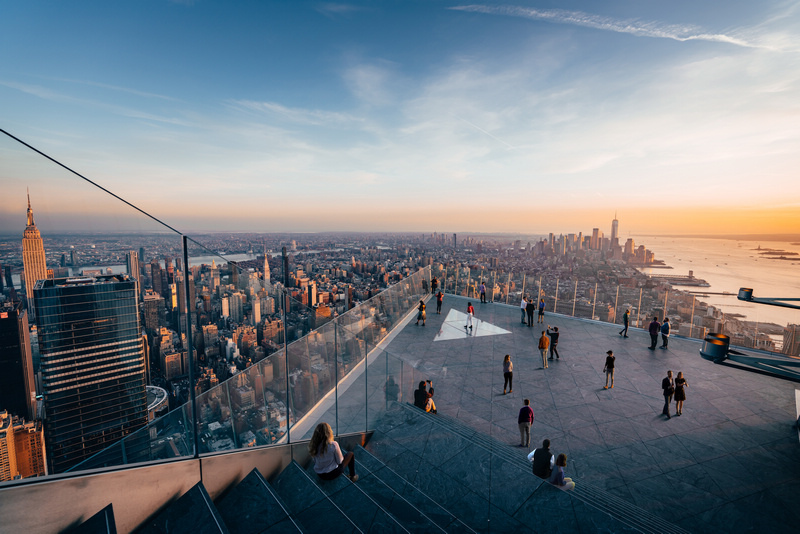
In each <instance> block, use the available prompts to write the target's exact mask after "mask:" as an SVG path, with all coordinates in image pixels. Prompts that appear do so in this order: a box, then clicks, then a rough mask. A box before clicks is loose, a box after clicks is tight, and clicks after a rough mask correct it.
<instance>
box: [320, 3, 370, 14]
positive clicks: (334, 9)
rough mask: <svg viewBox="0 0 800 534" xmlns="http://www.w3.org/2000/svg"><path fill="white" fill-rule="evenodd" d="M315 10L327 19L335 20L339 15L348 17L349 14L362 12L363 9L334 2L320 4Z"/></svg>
mask: <svg viewBox="0 0 800 534" xmlns="http://www.w3.org/2000/svg"><path fill="white" fill-rule="evenodd" d="M315 9H316V10H317V11H318V12H319V13H321V14H323V15H325V16H326V17H329V18H333V17H335V16H337V15H346V14H349V13H354V12H356V11H361V10H362V8H361V7H359V6H354V5H351V4H335V3H332V2H328V3H324V4H319V5H317V6H316V7H315Z"/></svg>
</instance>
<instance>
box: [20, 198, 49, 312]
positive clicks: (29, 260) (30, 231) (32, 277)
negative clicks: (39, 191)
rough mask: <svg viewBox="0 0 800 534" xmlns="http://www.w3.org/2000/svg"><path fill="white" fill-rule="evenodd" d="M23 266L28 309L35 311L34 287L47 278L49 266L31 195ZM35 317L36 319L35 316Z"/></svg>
mask: <svg viewBox="0 0 800 534" xmlns="http://www.w3.org/2000/svg"><path fill="white" fill-rule="evenodd" d="M22 266H23V268H24V269H25V294H26V295H27V297H28V309H29V310H31V311H33V286H35V285H36V282H37V281H38V280H44V279H45V278H47V265H46V263H45V255H44V243H43V242H42V236H41V234H39V229H38V228H36V223H35V222H34V220H33V210H32V209H31V194H30V193H28V225H27V226H26V227H25V231H24V232H23V233H22ZM32 315H33V314H32ZM33 316H34V317H35V315H33Z"/></svg>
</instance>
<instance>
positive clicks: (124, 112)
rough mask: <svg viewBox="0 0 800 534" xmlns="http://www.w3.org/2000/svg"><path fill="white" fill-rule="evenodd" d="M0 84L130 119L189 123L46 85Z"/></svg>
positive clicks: (37, 95)
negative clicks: (86, 97) (65, 92)
mask: <svg viewBox="0 0 800 534" xmlns="http://www.w3.org/2000/svg"><path fill="white" fill-rule="evenodd" d="M0 86H4V87H8V88H10V89H16V90H17V91H21V92H23V93H26V94H29V95H32V96H35V97H38V98H41V99H43V100H49V101H52V102H60V103H65V104H74V105H78V106H84V107H91V108H95V109H101V110H105V111H108V112H111V113H114V114H117V115H121V116H123V117H129V118H132V119H139V120H147V121H153V122H162V123H167V124H175V125H180V126H189V123H188V122H187V121H185V120H183V119H178V118H175V117H166V116H160V115H156V114H154V113H150V112H145V111H140V110H138V109H132V108H129V107H125V106H118V105H115V104H107V103H104V102H98V101H95V100H88V99H85V98H75V97H73V96H70V95H66V94H63V93H59V92H58V91H54V90H52V89H49V88H47V87H42V86H40V85H31V84H26V83H19V82H14V81H6V80H0Z"/></svg>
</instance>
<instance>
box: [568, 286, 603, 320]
mask: <svg viewBox="0 0 800 534" xmlns="http://www.w3.org/2000/svg"><path fill="white" fill-rule="evenodd" d="M596 287H597V283H596V282H594V281H593V280H583V279H577V280H575V281H574V282H573V286H572V313H571V314H570V315H573V316H575V317H581V318H585V319H591V318H592V317H593V315H594V305H595V294H596Z"/></svg>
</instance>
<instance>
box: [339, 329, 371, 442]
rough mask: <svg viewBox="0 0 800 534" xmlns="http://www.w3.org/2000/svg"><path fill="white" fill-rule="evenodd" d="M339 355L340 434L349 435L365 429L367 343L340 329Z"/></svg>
mask: <svg viewBox="0 0 800 534" xmlns="http://www.w3.org/2000/svg"><path fill="white" fill-rule="evenodd" d="M337 338H338V339H339V342H338V344H337V349H338V356H339V358H340V364H339V365H340V366H341V367H342V368H343V370H344V376H343V379H342V380H341V381H340V382H339V386H338V388H337V397H336V405H337V416H338V420H337V429H338V430H337V432H338V433H339V434H346V433H350V432H360V431H363V430H366V425H367V419H366V413H367V412H366V404H367V403H366V392H367V389H366V388H367V378H368V377H367V373H366V372H365V369H364V363H363V362H364V359H365V357H366V354H365V352H364V351H365V347H364V342H363V340H362V339H361V338H359V337H358V336H356V335H354V334H353V333H352V332H350V331H349V330H347V329H345V328H337Z"/></svg>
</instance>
